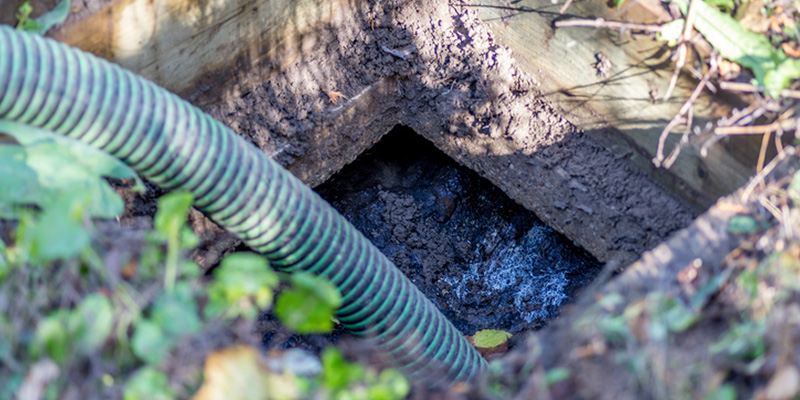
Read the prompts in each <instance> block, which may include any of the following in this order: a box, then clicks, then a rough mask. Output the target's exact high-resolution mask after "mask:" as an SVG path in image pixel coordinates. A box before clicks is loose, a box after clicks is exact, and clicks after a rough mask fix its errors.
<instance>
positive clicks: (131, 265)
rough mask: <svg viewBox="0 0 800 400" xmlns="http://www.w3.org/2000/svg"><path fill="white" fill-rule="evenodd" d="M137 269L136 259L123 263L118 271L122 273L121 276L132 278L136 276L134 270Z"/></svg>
mask: <svg viewBox="0 0 800 400" xmlns="http://www.w3.org/2000/svg"><path fill="white" fill-rule="evenodd" d="M138 269H139V264H138V263H137V262H136V260H131V261H129V262H128V263H127V264H125V266H124V267H122V270H121V271H120V273H121V274H122V277H123V278H125V279H132V278H133V277H134V276H136V271H137V270H138Z"/></svg>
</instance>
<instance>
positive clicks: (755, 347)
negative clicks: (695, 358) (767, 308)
mask: <svg viewBox="0 0 800 400" xmlns="http://www.w3.org/2000/svg"><path fill="white" fill-rule="evenodd" d="M766 332H767V323H766V321H765V320H763V319H762V320H757V321H754V320H747V321H744V322H742V323H739V324H735V325H734V326H733V327H732V328H731V329H730V330H729V331H728V332H727V333H726V334H725V335H724V336H723V337H722V339H720V340H719V341H718V342H717V343H715V344H714V345H712V346H711V348H710V351H711V353H715V354H716V353H722V354H725V355H727V356H730V357H734V358H738V359H742V360H745V361H753V360H756V359H758V358H760V357H762V356H763V355H764V354H765V352H766V350H767V345H766V341H765V339H764V335H765V334H766Z"/></svg>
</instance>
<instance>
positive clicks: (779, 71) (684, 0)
mask: <svg viewBox="0 0 800 400" xmlns="http://www.w3.org/2000/svg"><path fill="white" fill-rule="evenodd" d="M672 1H673V2H675V4H677V5H678V7H679V8H680V9H681V11H682V12H683V14H684V15H686V13H687V12H688V8H689V0H672ZM696 12H697V15H696V17H695V19H694V27H695V28H696V29H697V30H698V31H699V32H700V33H702V34H703V36H704V37H705V38H706V40H708V42H709V43H711V45H712V46H714V48H715V49H716V50H717V51H719V53H720V55H722V57H725V58H726V59H728V60H731V61H733V62H735V63H737V64H740V65H742V66H744V67H747V68H750V69H751V70H752V71H753V74H754V75H755V77H756V81H757V84H758V85H759V86H762V87H764V88H765V89H766V92H767V94H769V95H770V96H772V97H777V96H778V95H779V94H780V91H781V90H782V89H784V88H786V87H788V86H789V84H791V82H792V81H793V80H794V79H798V78H800V60H796V59H792V58H789V57H787V56H786V54H785V53H784V52H783V50H782V49H775V48H773V47H772V43H770V41H769V39H767V37H766V36H764V35H761V34H758V33H755V32H752V31H750V30H747V29H746V28H744V27H743V26H742V25H741V24H740V23H739V21H737V20H735V19H733V17H731V16H730V15H728V14H725V13H722V12H720V11H719V10H717V9H716V8H714V7H713V6H711V5H708V4H706V3H705V2H704V1H698V2H697V4H696Z"/></svg>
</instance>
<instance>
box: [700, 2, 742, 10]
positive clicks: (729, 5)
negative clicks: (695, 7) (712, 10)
mask: <svg viewBox="0 0 800 400" xmlns="http://www.w3.org/2000/svg"><path fill="white" fill-rule="evenodd" d="M705 2H706V3H708V4H711V5H712V6H717V7H719V8H721V9H723V10H733V9H734V7H736V2H735V1H734V0H705Z"/></svg>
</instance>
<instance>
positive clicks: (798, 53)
mask: <svg viewBox="0 0 800 400" xmlns="http://www.w3.org/2000/svg"><path fill="white" fill-rule="evenodd" d="M781 49H783V52H784V53H786V55H787V56H789V57H792V58H800V45H797V44H795V46H794V47H793V46H792V44H791V43H789V42H786V43H784V44H782V45H781Z"/></svg>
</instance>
